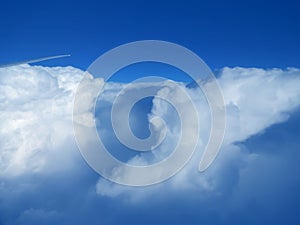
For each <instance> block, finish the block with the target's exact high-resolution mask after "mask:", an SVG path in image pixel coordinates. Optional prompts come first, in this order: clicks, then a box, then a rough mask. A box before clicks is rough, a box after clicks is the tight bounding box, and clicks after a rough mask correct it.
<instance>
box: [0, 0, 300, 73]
mask: <svg viewBox="0 0 300 225" xmlns="http://www.w3.org/2000/svg"><path fill="white" fill-rule="evenodd" d="M299 7H300V6H299V3H298V1H246V2H241V1H188V2H185V1H172V3H170V2H169V1H130V3H128V2H125V1H85V2H84V3H83V2H82V1H46V2H43V3H41V2H40V1H26V2H24V1H6V2H3V3H2V7H1V16H0V17H1V20H0V21H1V22H0V25H1V27H2V34H1V37H0V46H1V52H0V58H1V61H14V60H21V59H24V58H30V57H39V56H43V55H52V54H57V53H71V54H72V58H70V59H64V60H59V61H56V62H47V63H44V64H46V65H57V64H61V65H70V64H71V65H73V66H75V67H78V68H81V69H86V68H87V67H88V65H89V64H90V63H91V62H92V61H93V60H95V59H96V58H97V57H98V56H99V55H101V54H102V53H104V52H105V51H108V50H109V49H111V48H113V47H116V46H118V45H120V44H124V43H127V42H130V41H136V40H143V39H159V40H167V41H171V42H175V43H178V44H181V45H183V46H186V47H187V48H190V49H192V50H193V51H195V52H196V53H197V54H199V55H200V56H201V57H202V58H203V59H204V60H205V61H206V62H207V64H208V65H209V66H210V67H211V68H213V69H216V68H222V67H224V66H245V67H263V68H272V67H280V68H285V67H288V66H294V67H299V60H297V56H298V52H299V48H300V46H299V41H298V40H299V38H300V31H299V21H300V18H299V17H300V16H299V13H298V12H299Z"/></svg>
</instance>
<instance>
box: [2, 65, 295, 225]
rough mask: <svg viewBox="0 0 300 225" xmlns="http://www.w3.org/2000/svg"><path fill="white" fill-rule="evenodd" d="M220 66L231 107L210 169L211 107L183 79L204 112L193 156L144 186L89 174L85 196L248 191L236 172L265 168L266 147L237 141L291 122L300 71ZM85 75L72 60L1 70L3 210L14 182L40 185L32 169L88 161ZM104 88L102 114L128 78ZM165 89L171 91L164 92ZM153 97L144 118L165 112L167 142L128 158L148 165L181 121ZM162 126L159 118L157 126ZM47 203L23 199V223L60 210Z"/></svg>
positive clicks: (59, 169) (53, 170)
mask: <svg viewBox="0 0 300 225" xmlns="http://www.w3.org/2000/svg"><path fill="white" fill-rule="evenodd" d="M219 73H220V74H219V75H218V81H219V83H220V85H221V87H222V91H223V95H224V100H225V104H226V110H227V128H226V135H225V138H224V144H223V147H222V149H221V153H220V154H219V156H218V157H217V159H216V161H215V162H214V163H213V165H212V166H211V167H210V168H209V169H208V170H207V171H205V172H204V173H199V172H198V170H197V169H198V163H199V160H200V158H201V154H202V150H203V146H205V144H206V142H207V140H208V138H209V136H208V134H207V132H206V130H209V128H210V123H209V121H210V114H209V111H208V109H207V107H204V106H205V105H207V103H206V101H205V98H204V97H203V95H201V92H200V91H199V89H197V88H194V87H191V88H189V87H188V86H185V85H184V84H180V85H181V87H182V88H184V89H185V90H186V92H187V93H189V95H190V96H191V98H192V100H193V102H194V103H195V105H196V106H197V108H198V109H199V112H200V113H199V121H200V124H201V133H200V145H199V148H198V149H197V151H196V152H195V155H194V157H193V158H192V160H191V161H190V163H189V164H188V165H187V166H186V167H185V168H184V169H183V170H182V171H180V173H179V174H177V175H176V176H175V177H173V178H171V179H170V180H168V181H167V182H164V183H162V184H158V185H154V186H151V187H147V188H145V189H135V188H129V187H124V186H120V185H117V184H113V183H111V182H109V181H106V180H104V179H102V178H98V177H97V178H96V179H95V178H93V179H92V182H90V181H89V182H90V183H89V185H87V186H85V187H84V188H83V187H78V188H79V189H80V190H81V189H85V191H86V192H85V195H87V196H89V195H90V192H93V193H94V194H95V195H98V196H99V198H101V197H103V196H109V197H117V196H120V197H122V196H124V195H126V196H127V197H128V196H129V199H130V200H133V201H135V200H136V201H137V202H138V201H139V200H141V199H144V198H147V197H148V196H152V194H153V193H157V194H159V195H164V194H165V195H167V194H168V195H171V193H179V192H184V191H187V192H190V193H196V194H197V195H198V194H199V195H201V196H200V197H199V196H198V197H197V199H198V200H199V199H200V200H199V201H204V202H205V201H206V200H205V196H211V195H215V196H218V195H222V192H224V193H226V194H228V193H230V192H231V191H232V190H233V189H234V188H235V189H239V188H240V189H243V190H244V189H245V187H246V186H247V179H248V178H247V179H246V180H245V179H242V178H239V177H240V176H241V175H242V174H246V175H245V176H248V177H249V179H253V176H254V175H253V173H254V172H253V165H254V164H255V163H257V164H258V165H260V166H261V167H263V166H264V162H266V160H267V159H266V158H264V154H263V153H261V152H257V151H256V152H250V151H247V150H245V148H244V147H243V146H241V144H240V143H242V142H245V141H247V140H248V139H249V138H250V137H252V136H254V135H257V134H261V133H262V132H264V131H265V130H266V129H267V128H269V127H270V126H272V125H274V124H277V123H280V122H283V121H286V120H287V119H288V118H289V115H290V114H292V113H293V112H294V111H295V110H296V109H298V107H299V105H300V89H299V86H300V70H299V69H295V68H289V69H287V70H281V69H269V70H264V69H257V68H239V67H237V68H224V69H222V70H221V71H219ZM83 75H84V72H83V71H81V70H79V69H76V68H73V67H53V68H49V67H41V66H28V65H24V66H16V67H10V68H1V69H0V108H1V110H0V121H1V122H0V123H1V126H0V137H1V139H0V190H1V194H0V200H1V201H0V202H4V204H2V203H1V204H0V207H2V210H1V208H0V212H1V211H2V212H10V210H12V209H11V208H9V207H8V206H6V205H7V204H8V205H10V204H12V205H13V204H19V203H18V200H16V199H15V198H12V197H11V198H10V197H9V196H10V195H9V194H7V195H6V194H5V193H9V192H10V190H11V188H12V187H11V186H10V185H12V184H18V185H17V188H18V193H26V192H27V190H28V189H30V190H32V188H33V189H34V190H37V189H39V188H41V187H40V186H36V184H35V179H34V177H35V176H38V177H39V179H41V180H43V177H48V176H52V175H53V176H55V175H57V174H59V176H61V177H64V175H63V174H67V175H68V176H70V175H71V176H74V175H75V174H77V175H78V174H80V172H79V173H78V167H79V168H82V167H84V166H82V165H83V164H84V163H83V160H82V159H81V158H80V157H79V154H78V152H79V151H78V149H77V146H76V142H75V138H74V134H73V124H72V113H73V101H74V96H75V92H76V88H77V85H78V84H79V82H80V81H81V79H82V78H83ZM86 85H87V87H88V90H91V92H93V90H95V87H97V88H98V87H99V86H104V85H105V83H104V81H103V80H102V79H101V78H97V79H93V77H90V82H89V83H87V84H86ZM95 85H96V86H95ZM141 85H142V84H139V83H136V84H135V86H134V87H133V89H135V90H139V89H140V88H141ZM105 87H106V92H105V93H104V95H103V97H102V98H103V102H104V103H105V104H102V105H100V106H99V108H98V110H100V111H99V115H100V116H101V115H102V113H104V112H106V111H107V110H108V109H110V106H111V102H112V100H113V96H114V95H115V93H117V92H118V91H119V90H120V89H121V88H122V87H123V85H122V84H117V83H108V84H106V86H105ZM166 89H168V91H165V90H166ZM158 91H160V92H161V93H163V95H165V97H166V98H167V97H173V98H172V99H173V101H176V100H177V101H178V102H180V101H181V102H180V104H182V105H183V106H184V104H185V102H184V101H183V100H182V98H181V96H180V95H179V94H178V93H177V91H178V90H177V89H176V88H174V87H173V86H169V85H168V83H167V82H166V83H163V84H161V88H160V90H158ZM199 93H200V94H199ZM88 94H89V93H87V95H88ZM81 97H82V99H81V100H80V102H82V104H83V105H84V104H88V105H90V104H91V102H88V99H91V98H90V97H89V96H81ZM151 104H152V106H151V109H150V112H146V113H148V117H147V118H148V119H151V118H153V117H155V116H160V117H162V118H164V119H165V122H166V124H167V125H168V128H169V129H170V130H171V132H170V133H169V139H167V140H166V141H165V142H163V143H162V145H161V146H160V147H159V149H158V151H155V153H153V155H151V157H150V156H149V155H147V154H140V155H134V156H132V157H131V158H129V159H127V160H128V161H129V162H130V163H133V164H141V163H142V164H150V163H153V162H155V161H159V160H161V159H163V158H164V157H166V156H167V155H169V154H170V150H172V148H173V147H174V146H173V145H174V144H173V143H174V141H175V140H176V139H177V138H178V132H179V127H178V126H179V125H178V124H179V123H178V121H176V115H175V114H174V112H173V111H174V110H173V109H172V107H171V106H170V105H169V104H167V103H166V102H165V101H163V100H162V99H160V98H155V97H154V98H153V101H152V103H151ZM144 113H145V112H144ZM103 115H104V114H103ZM103 115H102V116H103ZM91 116H92V114H91V115H87V114H82V115H79V119H78V120H79V121H81V122H82V124H83V125H85V126H88V125H89V121H90V120H91V118H92V117H91ZM186 116H189V115H188V114H187V115H186ZM137 117H138V115H137ZM92 119H93V118H92ZM137 120H138V118H137ZM99 124H100V128H99V129H100V131H99V132H100V133H101V132H102V134H104V138H105V137H106V138H107V140H108V141H106V143H107V144H108V145H109V146H114V144H115V143H109V142H110V141H109V140H114V139H113V138H111V137H112V134H111V132H112V129H111V125H108V124H107V121H104V122H103V121H102V122H101V121H100V122H99ZM141 124H142V123H141ZM154 125H155V124H154ZM137 126H139V123H138V125H137ZM159 127H160V125H159V124H158V125H157V127H156V128H157V129H158V128H159ZM137 130H138V128H137ZM187 146H188V143H187ZM127 160H126V161H127ZM272 160H273V161H272ZM276 160H277V159H276V158H272V159H271V163H272V162H274V165H276V163H275V162H276ZM79 162H80V163H79ZM78 164H80V165H78ZM67 175H66V176H67ZM126 175H128V176H130V174H126ZM28 177H30V178H28ZM32 177H33V178H32ZM225 178H226V179H225ZM24 179H26V184H27V185H24V186H23V185H21V184H24V183H23V182H24ZM56 182H57V181H53V183H50V184H49V185H50V186H51V185H53V186H55V185H56ZM32 184H35V185H33V186H34V187H31V185H32ZM70 186H71V184H70ZM91 190H92V191H91ZM29 192H30V191H29ZM162 193H164V194H162ZM204 193H205V194H204ZM20 195H21V194H20ZM50 195H51V194H50ZM236 196H239V197H240V196H245V193H243V192H241V191H240V192H239V191H237V194H236ZM236 196H235V197H236ZM20 199H22V198H20ZM127 199H128V198H127ZM201 199H202V200H201ZM20 201H21V200H20ZM67 201H68V200H67ZM4 205H5V206H4ZM50 205H51V204H50ZM12 207H14V206H12ZM35 207H36V208H35ZM40 207H41V208H40ZM47 207H48V208H47ZM47 207H46V208H43V206H40V205H39V204H38V203H36V206H30V205H26V207H25V206H24V207H23V208H20V209H19V211H18V212H17V214H18V215H17V218H18V221H19V223H20V224H22V223H26V221H27V219H28V218H29V217H30V218H29V219H28V221H31V220H32V217H34V216H35V215H37V216H38V217H39V218H43V217H49V216H50V217H51V218H54V217H59V216H61V213H60V212H59V210H61V209H60V207H58V208H55V207H56V206H54V205H52V206H51V207H50V208H49V206H47ZM0 214H1V213H0ZM24 221H25V222H24ZM52 221H56V220H52ZM12 224H13V222H12Z"/></svg>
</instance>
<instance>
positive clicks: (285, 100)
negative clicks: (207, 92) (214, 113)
mask: <svg viewBox="0 0 300 225" xmlns="http://www.w3.org/2000/svg"><path fill="white" fill-rule="evenodd" d="M299 10H300V3H299V2H297V1H207V2H204V1H130V2H128V1H127V2H126V1H84V2H83V1H55V0H54V1H47V2H41V1H6V2H3V3H1V8H0V27H1V28H2V31H1V35H0V49H1V51H0V64H2V63H8V62H13V61H20V60H24V59H31V58H37V57H42V56H48V55H56V54H64V53H70V54H71V55H72V56H71V57H69V58H62V59H56V60H51V61H45V62H41V63H36V64H35V65H42V66H40V67H34V66H26V65H25V66H17V67H13V68H0V121H1V122H0V225H23V224H24V225H25V224H26V225H28V224H30V225H35V224H39V225H40V224H45V225H46V224H59V225H60V224H61V225H67V224H74V225H77V224H78V225H81V224H91V225H93V224H103V225H115V224H123V225H127V224H128V225H134V224H149V225H153V224H155V225H160V224H161V225H165V224H172V225H173V224H174V225H175V224H195V225H196V224H197V225H199V224H204V225H221V224H232V225H235V224H237V225H240V224H244V225H246V224H249V225H259V224H264V225H266V224H272V225H274V224H280V225H281V224H300V216H299V215H300V204H299V199H300V175H299V174H300V164H299V160H300V152H299V145H300V142H299V129H300V120H299V118H300V89H299V87H300V69H299V68H300V61H299V52H300V42H299V40H300V29H299V28H300V15H299ZM144 39H158V40H165V41H170V42H174V43H177V44H180V45H183V46H185V47H187V48H189V49H190V50H192V51H194V52H195V53H197V54H198V55H199V56H200V57H201V58H202V59H203V60H204V61H205V62H206V63H207V64H208V65H209V67H210V68H211V69H212V70H213V71H215V72H216V75H217V77H218V81H219V82H220V84H221V87H222V89H223V92H224V98H225V100H226V107H227V113H228V115H227V118H228V121H227V131H226V136H225V140H224V142H225V144H224V146H223V148H222V149H221V152H220V154H219V156H218V157H217V159H216V161H215V162H214V163H213V164H212V166H211V167H210V168H209V169H208V170H207V171H205V172H204V173H198V171H197V166H198V161H199V159H200V156H201V151H200V150H199V151H196V153H195V156H194V157H193V159H192V160H191V162H190V163H189V164H188V166H186V167H185V168H184V170H182V171H181V172H180V173H179V174H178V175H176V176H175V177H173V178H171V179H169V180H167V181H166V182H163V183H162V184H158V185H153V186H150V187H144V188H143V187H141V188H133V187H125V186H121V185H117V184H114V183H112V182H109V181H107V180H105V179H103V178H101V177H100V176H99V175H98V174H97V173H95V172H94V171H93V170H92V169H91V168H90V167H89V166H88V164H87V163H86V162H85V160H84V159H83V157H82V156H81V154H80V152H79V150H78V148H77V146H76V142H75V139H74V135H73V125H72V107H73V105H72V103H73V99H74V92H75V87H76V85H78V82H79V81H80V80H81V78H82V75H83V71H84V70H86V69H87V68H88V66H89V65H90V64H91V63H92V62H93V61H94V60H95V59H96V58H97V57H98V56H100V55H101V54H103V53H104V52H106V51H108V50H110V49H112V48H114V47H117V46H118V45H121V44H124V43H127V42H132V41H138V40H144ZM45 66H61V67H60V68H48V67H45ZM289 67H293V68H290V69H289ZM274 68H275V69H274ZM276 68H278V69H276ZM122 73H123V75H122ZM142 73H148V74H155V75H166V77H167V78H174V77H175V80H178V81H189V80H188V79H187V78H186V76H185V75H184V74H183V72H182V71H179V70H178V69H176V68H173V67H167V66H165V65H159V64H155V63H144V64H140V65H133V66H131V67H130V66H129V67H127V68H125V69H123V70H121V71H120V72H119V74H116V76H117V75H119V76H120V78H116V80H113V81H117V82H115V83H106V85H107V93H106V95H104V99H103V100H104V102H103V103H101V102H100V103H98V105H97V107H99V108H97V110H98V111H97V112H96V117H97V116H99V117H102V120H103V121H102V120H101V118H100V119H99V121H100V125H102V127H101V126H100V125H99V126H100V127H97V128H98V129H99V134H101V133H102V134H103V137H104V139H105V141H104V142H105V143H106V144H107V145H108V146H110V147H111V148H112V149H113V150H112V151H111V153H112V154H115V155H117V156H118V157H119V158H121V159H122V160H124V161H126V160H127V159H128V158H131V157H132V156H133V154H132V152H129V153H125V151H126V150H128V149H127V148H122V147H120V143H119V142H117V141H116V137H115V135H114V134H113V133H112V129H111V125H110V124H109V122H110V121H109V114H108V112H109V110H110V106H111V104H112V102H111V95H113V94H116V93H117V91H116V90H119V89H121V88H122V84H120V83H118V82H128V81H131V80H132V79H134V78H137V77H138V76H140V75H142ZM124 74H125V75H126V76H124ZM129 74H130V77H128V75H129ZM97 79H98V80H97V81H99V82H100V83H103V81H102V80H101V79H100V78H97ZM99 79H100V80H99ZM95 80H96V79H95ZM88 87H89V88H90V90H93V85H90V86H88ZM135 88H137V89H138V88H139V86H138V85H137V86H135ZM167 88H168V87H167ZM169 88H170V87H169ZM186 90H187V92H189V93H190V94H191V98H192V99H193V100H194V101H195V102H197V104H200V103H203V102H202V100H203V99H202V98H201V97H199V96H198V95H197V94H195V92H194V91H195V90H194V89H192V88H188V87H186ZM174 93H175V94H176V92H175V91H174ZM175 94H174V95H175ZM158 106H159V107H158ZM170 111H171V110H170V106H168V105H163V103H161V102H160V101H159V100H158V99H155V100H153V99H146V100H145V101H142V102H140V103H139V104H137V105H136V106H135V108H134V109H133V111H132V115H131V116H132V117H131V119H132V121H139V123H136V124H134V125H135V126H134V127H133V130H134V132H135V133H136V134H137V136H140V137H145V136H147V135H148V134H149V131H148V130H146V131H145V129H147V126H148V120H147V119H148V117H147V116H148V115H149V114H152V115H156V114H157V115H164V116H165V117H166V118H167V121H168V119H169V122H170V124H171V126H172V127H173V128H174V130H176V129H175V128H176V126H177V125H178V124H177V123H176V122H173V119H174V118H173V116H172V114H170ZM203 114H204V115H203V116H204V119H203V121H204V125H203V126H204V129H203V130H205V129H206V128H207V127H206V126H208V125H207V124H206V122H207V121H209V120H208V119H207V117H205V116H206V115H205V112H204V113H203ZM101 121H102V122H101ZM201 121H202V120H201ZM106 123H107V124H106ZM131 123H134V122H131ZM171 138H172V137H171ZM173 138H174V137H173ZM175 139H176V136H175ZM170 140H171V142H172V140H173V139H170ZM173 141H174V140H173ZM204 141H205V140H204ZM168 143H169V142H167V144H166V145H165V146H168ZM162 150H163V149H162ZM168 153H169V152H167V153H166V152H163V151H162V153H159V154H158V156H151V157H153V158H155V157H158V158H157V159H156V160H159V159H160V158H159V157H163V156H165V154H168ZM160 154H161V155H160ZM151 157H149V158H150V159H149V158H147V156H146V161H147V159H148V160H150V161H151V160H152V158H151ZM133 162H135V161H134V160H133Z"/></svg>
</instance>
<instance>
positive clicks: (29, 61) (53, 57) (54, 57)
mask: <svg viewBox="0 0 300 225" xmlns="http://www.w3.org/2000/svg"><path fill="white" fill-rule="evenodd" d="M69 56H71V55H70V54H65V55H55V56H48V57H43V58H37V59H30V60H25V61H20V62H15V63H8V64H3V65H0V68H3V67H10V66H16V65H22V64H28V63H35V62H41V61H45V60H50V59H58V58H63V57H69Z"/></svg>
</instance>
